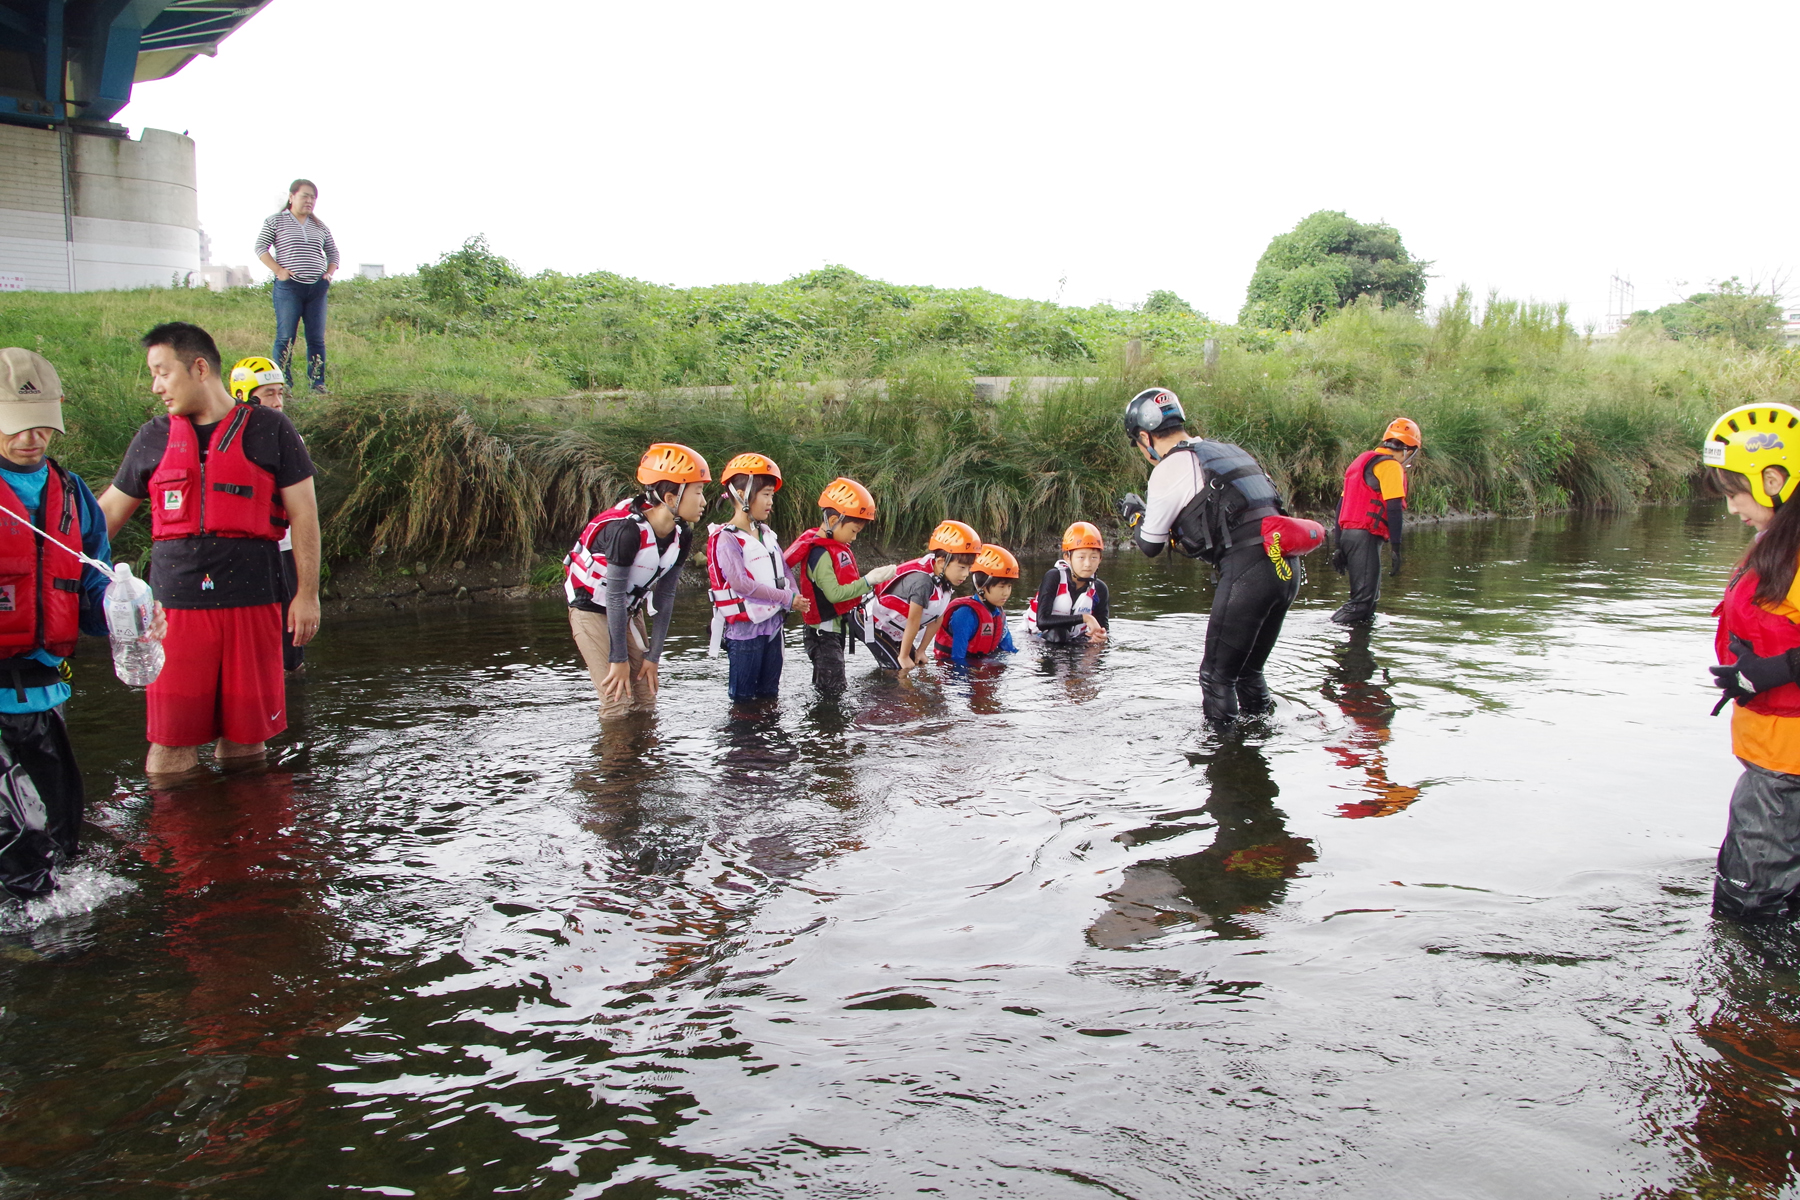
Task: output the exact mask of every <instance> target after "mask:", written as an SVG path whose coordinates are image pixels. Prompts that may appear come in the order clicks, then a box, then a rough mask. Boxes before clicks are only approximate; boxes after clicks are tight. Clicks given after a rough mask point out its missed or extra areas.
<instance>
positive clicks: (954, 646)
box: [933, 545, 1019, 662]
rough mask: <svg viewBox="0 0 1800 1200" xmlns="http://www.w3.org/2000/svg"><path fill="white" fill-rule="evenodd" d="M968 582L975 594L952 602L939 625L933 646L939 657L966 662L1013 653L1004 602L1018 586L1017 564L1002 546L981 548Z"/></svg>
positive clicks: (1013, 647) (1015, 648)
mask: <svg viewBox="0 0 1800 1200" xmlns="http://www.w3.org/2000/svg"><path fill="white" fill-rule="evenodd" d="M969 579H970V580H971V581H972V582H973V583H974V585H975V594H974V595H973V596H961V597H959V598H957V599H955V600H952V601H951V602H950V606H949V607H948V608H946V609H945V610H944V618H943V620H942V621H940V622H938V631H937V637H936V638H935V639H933V646H934V647H935V649H936V650H937V652H938V654H939V656H941V657H948V658H951V659H954V660H955V661H957V662H967V661H968V660H969V659H970V658H985V657H987V656H988V655H990V654H997V653H999V652H1001V651H1005V652H1006V653H1008V654H1012V653H1014V652H1015V651H1016V650H1017V647H1015V646H1014V645H1013V640H1012V634H1011V633H1008V632H1007V629H1006V602H1007V601H1008V600H1011V599H1012V590H1013V585H1014V584H1016V583H1018V582H1019V560H1018V559H1016V558H1014V557H1013V556H1012V552H1011V551H1010V550H1008V549H1006V548H1005V547H1004V546H995V545H986V546H983V547H982V548H981V553H980V554H977V555H976V556H975V565H974V566H973V567H972V568H970V570H969Z"/></svg>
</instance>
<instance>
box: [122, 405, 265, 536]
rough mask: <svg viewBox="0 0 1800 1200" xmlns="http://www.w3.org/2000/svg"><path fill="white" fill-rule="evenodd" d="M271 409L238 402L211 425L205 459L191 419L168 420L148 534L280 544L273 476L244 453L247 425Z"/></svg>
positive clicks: (155, 476)
mask: <svg viewBox="0 0 1800 1200" xmlns="http://www.w3.org/2000/svg"><path fill="white" fill-rule="evenodd" d="M264 411H273V410H265V409H262V408H259V407H257V406H255V405H250V404H239V405H237V406H236V407H234V408H233V409H232V410H231V415H230V416H229V417H227V418H226V419H225V420H223V421H220V422H219V423H218V424H217V425H215V426H213V431H212V440H211V441H210V442H208V443H207V448H206V461H205V462H202V461H201V460H200V439H199V436H198V434H197V432H196V431H195V429H194V423H193V421H191V420H190V419H188V418H187V417H177V416H171V417H170V418H169V444H168V445H167V446H166V447H164V449H163V456H162V461H161V462H159V463H157V464H156V470H155V471H153V472H151V474H150V536H151V538H152V539H153V540H155V541H159V542H166V541H170V540H172V539H175V538H193V537H241V538H264V539H267V540H268V541H271V542H279V541H280V540H281V535H282V534H283V533H285V532H287V527H288V519H287V509H285V508H283V507H282V504H281V492H280V490H279V489H277V488H276V486H275V474H274V472H272V471H267V470H264V469H263V468H262V467H259V466H257V465H256V464H255V463H253V462H251V461H250V460H249V458H247V457H246V456H245V455H244V438H243V433H244V427H245V426H246V425H248V424H249V423H250V418H251V414H252V413H258V412H264Z"/></svg>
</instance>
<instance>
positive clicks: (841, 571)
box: [787, 476, 895, 696]
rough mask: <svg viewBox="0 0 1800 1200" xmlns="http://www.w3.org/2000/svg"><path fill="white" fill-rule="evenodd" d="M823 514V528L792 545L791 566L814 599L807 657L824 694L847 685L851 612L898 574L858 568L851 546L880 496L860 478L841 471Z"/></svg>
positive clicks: (823, 496) (828, 490)
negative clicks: (875, 494)
mask: <svg viewBox="0 0 1800 1200" xmlns="http://www.w3.org/2000/svg"><path fill="white" fill-rule="evenodd" d="M819 509H820V512H821V514H822V517H821V520H820V521H819V525H818V528H816V529H809V530H807V531H806V532H805V533H803V534H801V535H800V536H799V537H797V538H795V539H794V541H793V544H792V545H790V546H789V547H788V549H787V561H788V566H790V567H792V568H793V569H794V577H795V579H796V580H797V581H798V582H799V585H800V594H801V595H803V596H805V597H806V598H807V600H808V601H810V602H811V605H812V607H811V608H810V609H808V610H807V611H806V614H805V621H806V624H805V625H804V627H803V628H802V630H801V636H802V638H803V639H804V645H805V647H806V657H807V658H809V659H811V660H812V665H813V687H815V688H817V689H818V690H819V693H820V694H821V695H826V696H835V695H838V694H839V693H841V692H842V691H843V690H844V682H845V681H844V649H845V645H846V642H847V641H848V638H847V637H846V626H847V620H846V618H847V616H848V615H849V614H850V613H853V612H855V611H856V609H857V608H858V607H859V606H860V605H861V604H862V599H863V597H864V596H866V595H868V594H869V592H870V590H871V589H872V588H874V586H875V585H876V584H878V583H886V582H887V581H888V580H890V579H892V578H893V577H894V570H895V568H893V567H891V566H886V567H876V568H875V569H874V570H873V571H870V572H869V573H868V574H867V575H863V574H860V573H859V572H858V571H857V567H856V552H855V551H854V550H852V549H851V548H850V545H851V543H852V542H854V541H856V538H857V535H859V534H860V533H862V531H863V530H864V529H865V528H867V527H868V524H869V522H871V521H873V520H874V519H875V512H876V509H875V497H874V495H872V494H871V493H870V491H869V489H868V488H866V487H864V486H863V485H862V484H860V483H858V482H856V480H854V479H845V478H842V477H841V476H840V477H839V478H837V479H834V480H832V481H831V482H830V483H828V484H826V485H825V490H824V491H822V492H820V493H819Z"/></svg>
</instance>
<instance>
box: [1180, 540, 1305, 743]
mask: <svg viewBox="0 0 1800 1200" xmlns="http://www.w3.org/2000/svg"><path fill="white" fill-rule="evenodd" d="M1287 563H1288V566H1289V568H1290V574H1289V578H1287V579H1283V578H1281V576H1279V575H1277V574H1276V573H1275V564H1274V562H1273V561H1271V560H1270V558H1269V555H1268V552H1267V551H1265V550H1264V549H1263V546H1262V543H1261V542H1260V541H1243V542H1239V543H1238V544H1237V545H1236V546H1233V547H1232V548H1231V549H1230V550H1228V551H1226V552H1225V558H1224V560H1223V561H1221V562H1220V563H1219V582H1218V585H1217V586H1216V587H1215V588H1214V590H1213V604H1212V615H1211V616H1210V617H1209V618H1208V619H1207V622H1206V655H1205V657H1203V658H1202V659H1201V660H1200V694H1201V699H1202V703H1203V707H1204V709H1205V713H1206V719H1207V720H1208V721H1211V722H1213V723H1214V724H1220V725H1222V724H1229V723H1230V722H1231V721H1233V720H1235V719H1236V718H1237V715H1238V713H1239V711H1240V710H1241V711H1243V712H1245V713H1250V714H1254V713H1262V712H1267V711H1268V710H1269V708H1270V701H1269V688H1268V685H1267V684H1266V683H1265V682H1264V681H1263V665H1264V664H1265V663H1267V662H1268V661H1269V655H1270V653H1271V652H1273V651H1274V649H1275V639H1276V638H1278V637H1280V636H1281V623H1282V622H1283V621H1284V620H1286V619H1287V611H1288V607H1289V606H1290V605H1291V604H1293V602H1294V594H1295V593H1296V592H1298V591H1299V590H1300V567H1299V560H1298V559H1295V558H1290V559H1288V560H1287Z"/></svg>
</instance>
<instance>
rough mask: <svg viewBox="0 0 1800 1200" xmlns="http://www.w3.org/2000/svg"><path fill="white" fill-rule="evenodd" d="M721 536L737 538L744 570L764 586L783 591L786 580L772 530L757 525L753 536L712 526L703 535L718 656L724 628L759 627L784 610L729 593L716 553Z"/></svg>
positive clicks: (714, 647)
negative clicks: (746, 625)
mask: <svg viewBox="0 0 1800 1200" xmlns="http://www.w3.org/2000/svg"><path fill="white" fill-rule="evenodd" d="M721 537H731V538H736V539H737V544H738V547H739V549H740V550H741V551H742V552H743V556H744V571H745V573H746V574H748V575H749V576H750V578H752V579H754V580H755V581H756V582H758V583H760V584H762V585H763V586H765V587H772V588H786V587H789V586H791V585H790V583H789V581H788V574H787V560H786V559H784V558H783V557H782V553H781V541H780V539H779V538H777V537H776V536H775V531H774V530H773V529H770V528H769V527H768V526H767V525H763V524H760V523H759V524H758V525H757V527H756V535H755V536H754V537H752V536H751V535H750V534H748V533H745V532H744V531H743V530H742V529H739V528H738V527H737V526H736V525H714V526H713V527H712V528H710V529H708V530H707V532H706V583H707V587H708V589H709V590H708V591H707V595H708V596H709V597H711V599H712V606H713V620H712V629H713V636H712V653H713V654H715V655H716V654H717V653H718V646H719V639H720V638H721V637H722V636H723V635H724V632H725V626H727V625H742V624H746V623H748V624H751V625H758V624H761V623H762V622H764V621H767V620H768V619H769V618H770V617H773V616H776V615H778V614H780V613H784V612H786V611H787V609H785V608H783V607H781V605H779V604H770V603H768V602H766V601H763V600H746V599H744V597H742V596H740V595H738V594H737V593H736V592H735V591H733V590H732V588H731V584H730V583H729V582H727V581H726V579H725V572H724V571H723V570H721V569H720V567H719V556H718V553H717V548H718V542H719V539H720V538H721Z"/></svg>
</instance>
